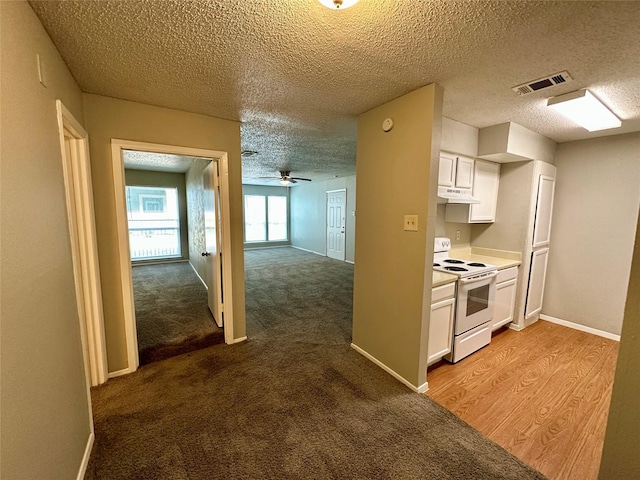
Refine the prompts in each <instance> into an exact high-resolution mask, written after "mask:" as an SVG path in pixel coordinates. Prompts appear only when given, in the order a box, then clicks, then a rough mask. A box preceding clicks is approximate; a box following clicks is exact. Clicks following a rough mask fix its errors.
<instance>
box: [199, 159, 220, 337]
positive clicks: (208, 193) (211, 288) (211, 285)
mask: <svg viewBox="0 0 640 480" xmlns="http://www.w3.org/2000/svg"><path fill="white" fill-rule="evenodd" d="M217 169H218V164H217V163H216V162H211V163H210V164H209V165H208V166H207V167H206V168H205V169H204V172H203V183H204V231H205V240H206V242H205V245H206V247H205V248H206V250H205V251H204V252H202V255H203V256H204V257H205V258H206V260H207V262H206V272H207V275H206V276H207V286H208V290H207V302H208V304H209V310H211V313H212V315H213V318H214V319H215V321H216V324H217V325H218V326H219V327H222V326H223V304H222V269H221V268H220V267H221V258H220V255H221V249H220V244H221V242H220V233H221V232H220V228H219V226H220V222H219V212H220V205H219V197H218V188H219V177H218V172H217Z"/></svg>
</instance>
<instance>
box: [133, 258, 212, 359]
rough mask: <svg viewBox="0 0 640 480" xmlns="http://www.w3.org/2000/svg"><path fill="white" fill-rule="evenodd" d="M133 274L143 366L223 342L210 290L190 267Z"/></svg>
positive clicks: (165, 266) (146, 268)
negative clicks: (212, 310) (208, 297)
mask: <svg viewBox="0 0 640 480" xmlns="http://www.w3.org/2000/svg"><path fill="white" fill-rule="evenodd" d="M132 271H133V295H134V299H135V309H136V330H137V334H138V353H139V357H140V365H146V364H147V363H150V362H156V361H158V360H163V359H165V358H169V357H173V356H175V355H181V354H183V353H187V352H192V351H194V350H198V349H201V348H205V347H208V346H211V345H215V344H218V343H223V342H224V331H223V330H222V329H221V328H218V326H217V325H216V324H215V321H214V319H213V316H212V315H211V312H210V311H209V307H208V306H207V290H206V289H205V287H204V285H203V284H202V282H201V281H200V279H199V278H198V277H197V275H196V274H195V272H194V271H193V269H192V268H191V266H190V265H189V263H187V262H173V263H162V264H155V265H136V266H134V267H133V269H132Z"/></svg>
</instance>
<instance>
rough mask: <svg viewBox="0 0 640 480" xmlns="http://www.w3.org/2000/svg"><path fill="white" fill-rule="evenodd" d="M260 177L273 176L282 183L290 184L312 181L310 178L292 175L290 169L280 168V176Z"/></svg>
mask: <svg viewBox="0 0 640 480" xmlns="http://www.w3.org/2000/svg"><path fill="white" fill-rule="evenodd" d="M259 178H272V179H278V180H280V183H281V184H282V185H290V184H293V183H298V182H299V181H302V182H310V181H311V179H310V178H300V177H292V176H291V171H290V170H280V177H259Z"/></svg>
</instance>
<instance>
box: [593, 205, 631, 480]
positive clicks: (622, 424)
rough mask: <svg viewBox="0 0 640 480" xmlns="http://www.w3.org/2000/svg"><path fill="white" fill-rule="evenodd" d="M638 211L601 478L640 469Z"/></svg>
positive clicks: (624, 475)
mask: <svg viewBox="0 0 640 480" xmlns="http://www.w3.org/2000/svg"><path fill="white" fill-rule="evenodd" d="M639 319H640V215H639V216H638V220H637V222H636V235H635V247H634V248H633V259H632V263H631V274H630V280H629V288H628V293H627V297H626V307H625V311H624V324H623V326H622V338H621V340H620V351H619V353H618V363H617V367H616V376H615V380H614V381H615V383H614V385H613V394H612V398H611V407H610V409H609V419H608V422H607V433H606V437H605V441H604V450H603V452H602V463H601V464H600V475H599V476H598V478H600V480H618V479H621V478H638V474H639V472H640V455H638V444H639V443H640V438H638V437H639V436H640V434H639V432H640V409H638V398H640V375H638V372H639V371H640V321H638V320H639Z"/></svg>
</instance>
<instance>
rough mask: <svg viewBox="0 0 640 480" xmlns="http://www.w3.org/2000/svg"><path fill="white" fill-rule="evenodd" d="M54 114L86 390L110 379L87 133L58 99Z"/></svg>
mask: <svg viewBox="0 0 640 480" xmlns="http://www.w3.org/2000/svg"><path fill="white" fill-rule="evenodd" d="M56 111H57V118H58V132H59V138H60V151H61V153H62V167H63V175H64V185H65V197H66V203H67V219H68V222H69V231H70V235H71V254H72V258H73V269H74V281H75V286H76V300H77V303H78V315H79V317H80V333H81V340H82V352H83V357H84V363H85V373H86V376H87V387H89V386H96V385H100V384H102V383H104V382H106V381H107V378H108V365H107V347H106V340H105V330H104V314H103V308H102V286H101V283H100V266H99V262H98V242H97V235H96V224H95V213H94V206H93V187H92V184H91V163H90V160H89V135H88V134H87V132H86V130H85V129H84V128H83V127H82V125H80V123H79V122H78V121H77V120H76V119H75V118H74V116H73V115H72V114H71V112H69V110H68V109H67V108H66V107H65V106H64V104H63V103H62V102H61V101H60V100H56ZM87 391H88V390H87Z"/></svg>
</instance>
